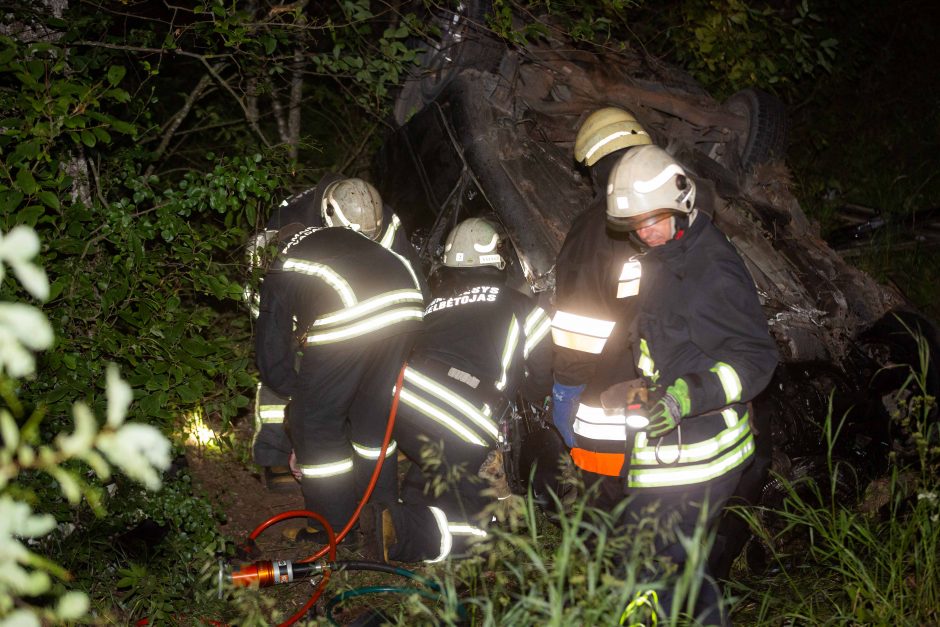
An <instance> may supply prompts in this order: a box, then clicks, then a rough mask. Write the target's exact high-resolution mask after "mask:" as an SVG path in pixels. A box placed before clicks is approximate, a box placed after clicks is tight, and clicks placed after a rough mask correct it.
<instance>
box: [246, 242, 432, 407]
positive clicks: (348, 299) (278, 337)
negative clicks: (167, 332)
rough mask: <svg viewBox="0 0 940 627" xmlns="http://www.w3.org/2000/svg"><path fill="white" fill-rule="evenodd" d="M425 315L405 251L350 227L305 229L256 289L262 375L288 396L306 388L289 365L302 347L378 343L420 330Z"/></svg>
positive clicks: (282, 253) (271, 385) (257, 338)
mask: <svg viewBox="0 0 940 627" xmlns="http://www.w3.org/2000/svg"><path fill="white" fill-rule="evenodd" d="M423 316H424V296H423V294H422V292H421V289H420V283H419V280H418V276H417V274H416V271H415V269H414V268H413V267H412V266H411V264H410V263H409V262H408V260H406V259H405V258H404V257H403V256H401V255H398V254H396V253H395V252H393V251H389V250H387V249H386V248H384V247H383V246H382V245H381V244H379V243H377V242H375V241H372V240H371V239H369V238H367V237H365V236H363V235H360V234H359V233H356V232H354V231H352V230H350V229H345V228H339V227H334V228H321V229H317V228H314V227H310V228H307V229H304V230H302V231H300V232H299V233H297V234H296V235H295V236H294V237H293V238H291V240H290V241H289V242H287V244H286V245H285V246H284V248H283V249H282V250H281V252H280V255H279V256H278V260H277V261H276V262H275V264H274V267H273V268H272V269H271V270H270V271H269V272H268V273H267V275H266V276H265V280H264V283H263V285H262V288H261V307H260V316H259V318H258V327H257V333H256V335H255V352H256V355H257V363H258V370H259V371H260V374H261V379H262V381H263V382H264V383H265V385H268V386H270V387H271V388H272V389H273V390H274V391H275V392H277V393H278V394H280V395H282V396H291V395H293V394H294V393H295V392H296V390H298V389H300V387H299V386H302V385H303V382H302V381H300V380H299V377H298V375H297V372H296V370H295V367H294V364H295V359H296V355H297V351H298V349H299V348H301V347H305V348H306V349H308V350H309V349H314V348H315V347H316V346H319V345H323V344H336V343H341V342H347V343H348V342H380V341H381V340H382V339H383V338H386V337H390V336H392V335H396V334H399V333H405V332H410V331H416V330H418V329H419V328H420V322H421V319H422V318H423Z"/></svg>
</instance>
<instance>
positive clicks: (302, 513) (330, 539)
mask: <svg viewBox="0 0 940 627" xmlns="http://www.w3.org/2000/svg"><path fill="white" fill-rule="evenodd" d="M407 367H408V363H407V362H406V363H404V364H402V367H401V370H400V371H399V372H398V380H397V381H396V382H395V394H394V396H392V408H391V410H390V411H389V414H388V425H387V426H386V427H385V439H384V440H383V441H382V452H381V453H379V458H378V460H376V463H375V468H374V469H373V471H372V479H370V480H369V485H368V486H367V487H366V491H365V492H364V493H363V495H362V500H360V501H359V505H358V506H357V507H356V511H355V512H353V515H352V516H351V517H350V518H349V522H347V523H346V526H345V527H343V530H342V531H340V532H339V534H335V535H334V532H333V527H331V526H330V524H329V523H328V522H327V521H326V519H325V518H323V517H322V516H321V515H320V514H317V513H316V512H312V511H310V510H307V509H293V510H290V511H286V512H281V513H280V514H277V515H275V516H272V517H271V518H268V519H267V520H265V521H264V522H263V523H261V524H260V525H258V526H257V527H255V529H254V531H252V532H251V534H250V535H249V536H248V539H249V540H250V541H254V540H255V539H256V538H257V537H258V536H259V535H261V533H262V532H264V530H265V529H267V528H268V527H270V526H271V525H274V524H276V523H279V522H281V521H283V520H289V519H291V518H313V519H316V520H317V521H318V522H319V523H320V524H322V525H323V528H324V529H325V530H326V535H327V544H326V546H324V547H323V548H321V549H320V550H319V551H317V552H316V553H314V554H313V555H311V556H310V557H306V558H304V559H302V560H299V561H298V562H297V563H298V564H306V563H308V562H314V561H316V560H318V559H320V558H321V557H323V556H324V555H326V554H327V553H329V558H330V561H331V562H332V561H335V560H336V545H337V544H339V543H340V542H342V540H343V538H345V537H346V535H347V534H348V533H349V531H350V529H352V527H353V525H355V524H356V521H357V520H358V519H359V514H360V512H362V508H363V506H365V504H366V503H368V502H369V497H370V496H372V491H373V490H374V489H375V484H376V483H377V482H378V480H379V473H381V472H382V464H383V463H384V461H385V452H386V450H387V449H388V443H389V442H391V440H392V430H393V428H394V426H395V415H396V414H397V413H398V397H399V396H400V395H401V388H402V386H403V384H404V380H405V368H407ZM329 579H330V571H329V570H328V569H325V570H324V571H323V578H322V579H321V580H320V583H319V584H318V585H317V587H316V589H315V590H314V592H313V594H312V595H310V598H309V599H307V602H306V603H304V605H303V607H301V608H300V609H299V610H298V611H297V612H296V613H294V614H293V615H292V616H291V617H290V618H288V619H287V620H286V621H284V622H283V623H281V624H280V625H279V626H278V627H287V626H288V625H293V624H294V623H296V622H297V621H298V620H300V619H301V618H302V617H303V616H304V614H306V613H307V612H308V611H309V610H310V608H311V607H313V604H314V603H316V602H317V599H319V598H320V595H322V594H323V591H324V590H325V588H326V582H327V581H329Z"/></svg>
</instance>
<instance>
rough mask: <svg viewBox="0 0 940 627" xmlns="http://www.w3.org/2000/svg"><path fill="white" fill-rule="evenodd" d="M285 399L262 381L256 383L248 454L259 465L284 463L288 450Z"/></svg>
mask: <svg viewBox="0 0 940 627" xmlns="http://www.w3.org/2000/svg"><path fill="white" fill-rule="evenodd" d="M287 402H288V399H286V398H284V397H283V396H279V395H278V394H276V393H275V392H274V390H272V389H271V388H269V387H268V386H266V385H265V384H263V383H259V384H258V391H257V393H256V394H255V423H254V435H253V436H252V439H251V456H252V458H253V459H254V462H255V463H256V464H258V465H259V466H287V459H288V457H290V450H291V444H290V438H289V437H288V435H287V428H286V426H285V423H284V416H285V410H286V408H287Z"/></svg>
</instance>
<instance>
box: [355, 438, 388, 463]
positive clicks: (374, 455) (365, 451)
mask: <svg viewBox="0 0 940 627" xmlns="http://www.w3.org/2000/svg"><path fill="white" fill-rule="evenodd" d="M352 447H353V450H354V451H356V454H357V455H359V457H365V458H366V459H378V458H379V455H381V454H382V447H381V446H379V447H377V448H372V447H369V446H363V445H361V444H356V443H355V442H353V443H352ZM397 448H398V442H396V441H395V440H392V441H391V442H389V443H388V448H387V449H385V458H386V459H388V457H389V456H390V455H391V454H392V453H394V452H395V449H397Z"/></svg>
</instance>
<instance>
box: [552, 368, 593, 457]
mask: <svg viewBox="0 0 940 627" xmlns="http://www.w3.org/2000/svg"><path fill="white" fill-rule="evenodd" d="M584 388H585V386H584V385H562V384H561V383H558V382H557V381H556V382H555V385H554V386H552V422H553V423H555V428H556V429H558V433H559V434H560V435H561V439H562V440H564V442H565V445H566V446H567V447H568V448H573V447H574V445H575V441H574V431H573V430H572V426H571V425H572V424H573V423H574V414H575V411H576V410H577V407H578V403H579V401H580V400H581V393H582V392H584Z"/></svg>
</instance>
